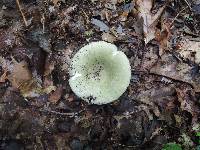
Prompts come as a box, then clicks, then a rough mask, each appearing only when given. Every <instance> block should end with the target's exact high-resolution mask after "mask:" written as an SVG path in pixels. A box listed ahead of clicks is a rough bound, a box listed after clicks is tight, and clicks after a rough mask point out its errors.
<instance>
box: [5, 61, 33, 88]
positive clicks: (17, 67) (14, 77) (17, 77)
mask: <svg viewBox="0 0 200 150" xmlns="http://www.w3.org/2000/svg"><path fill="white" fill-rule="evenodd" d="M8 79H9V81H10V82H11V83H12V86H13V87H15V88H19V87H20V86H21V85H22V84H23V83H25V82H27V81H30V80H31V79H32V74H31V72H30V70H29V69H28V64H27V63H26V62H25V61H21V62H19V63H18V62H16V61H15V60H14V64H13V70H12V72H11V74H10V75H9V77H8Z"/></svg>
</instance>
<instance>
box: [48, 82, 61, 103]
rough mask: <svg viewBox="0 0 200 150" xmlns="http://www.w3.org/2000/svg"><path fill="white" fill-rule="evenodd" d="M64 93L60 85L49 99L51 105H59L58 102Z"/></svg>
mask: <svg viewBox="0 0 200 150" xmlns="http://www.w3.org/2000/svg"><path fill="white" fill-rule="evenodd" d="M62 91H63V88H62V85H59V86H58V87H57V89H56V90H55V91H54V92H53V93H52V94H51V95H50V97H49V101H50V102H51V103H54V104H55V103H57V102H58V100H59V99H60V98H61V96H62Z"/></svg>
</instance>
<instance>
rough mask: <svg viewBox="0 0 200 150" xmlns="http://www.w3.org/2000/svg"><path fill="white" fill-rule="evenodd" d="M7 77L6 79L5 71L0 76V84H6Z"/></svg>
mask: <svg viewBox="0 0 200 150" xmlns="http://www.w3.org/2000/svg"><path fill="white" fill-rule="evenodd" d="M7 78H8V77H7V71H5V72H4V73H3V74H2V75H1V77H0V83H4V82H6V79H7Z"/></svg>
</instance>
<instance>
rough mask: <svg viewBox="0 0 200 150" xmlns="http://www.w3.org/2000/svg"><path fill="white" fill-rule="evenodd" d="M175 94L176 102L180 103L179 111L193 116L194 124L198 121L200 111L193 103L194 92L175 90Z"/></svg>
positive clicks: (182, 89)
mask: <svg viewBox="0 0 200 150" xmlns="http://www.w3.org/2000/svg"><path fill="white" fill-rule="evenodd" d="M176 92H177V96H178V101H179V102H180V103H181V109H182V110H185V111H187V112H189V113H190V114H191V115H192V116H193V118H192V120H193V123H195V122H196V121H197V119H198V115H199V113H200V109H199V107H198V106H197V105H196V104H195V102H194V99H195V95H194V91H192V90H190V89H187V88H176Z"/></svg>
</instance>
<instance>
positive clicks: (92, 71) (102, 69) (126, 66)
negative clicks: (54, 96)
mask: <svg viewBox="0 0 200 150" xmlns="http://www.w3.org/2000/svg"><path fill="white" fill-rule="evenodd" d="M69 74H70V79H69V85H70V87H71V89H72V91H73V92H74V93H75V94H76V95H77V96H78V97H80V98H81V99H83V100H85V101H86V102H89V103H90V104H98V105H101V104H107V103H110V102H113V101H114V100H117V99H118V98H119V97H120V96H121V95H122V94H123V93H124V92H125V91H126V89H127V87H128V85H129V83H130V78H131V67H130V63H129V60H128V58H127V56H126V55H125V54H124V53H123V52H122V51H118V49H117V47H116V46H115V45H114V44H111V43H107V42H104V41H99V42H91V43H89V44H88V45H86V46H84V47H82V48H81V49H80V50H79V51H78V52H77V53H76V54H75V55H74V57H73V58H72V60H71V64H70V69H69Z"/></svg>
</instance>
